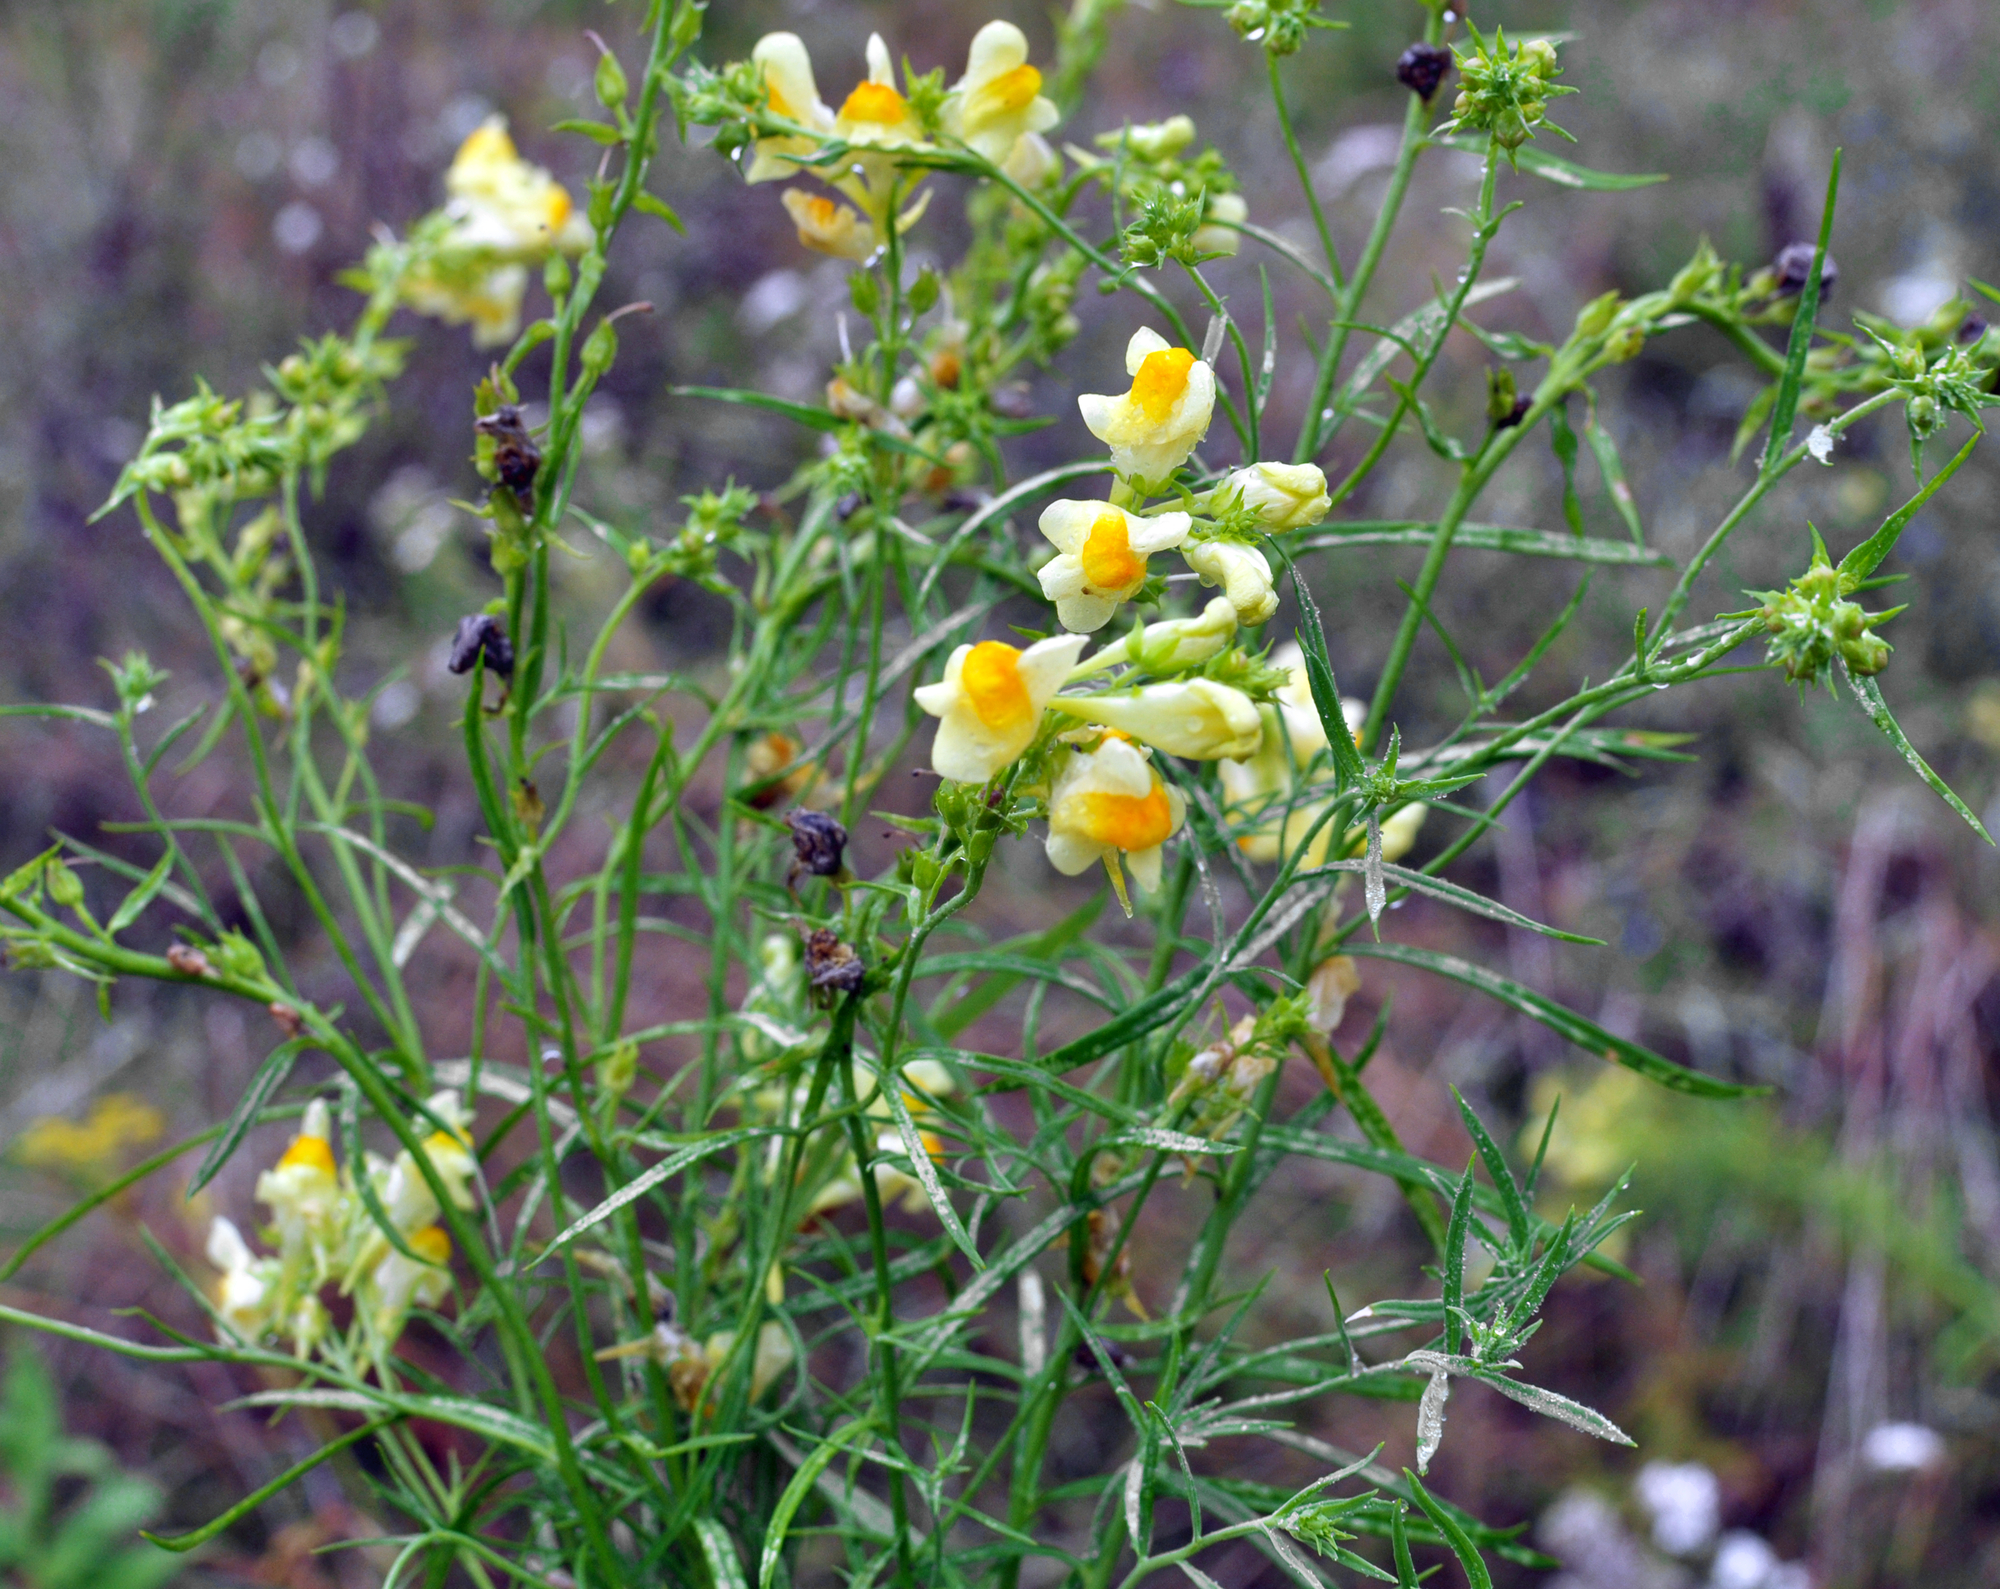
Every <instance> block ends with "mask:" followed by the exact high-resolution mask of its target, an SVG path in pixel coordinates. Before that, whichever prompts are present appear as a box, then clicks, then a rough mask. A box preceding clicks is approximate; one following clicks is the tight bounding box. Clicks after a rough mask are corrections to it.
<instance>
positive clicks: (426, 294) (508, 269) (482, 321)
mask: <svg viewBox="0 0 2000 1589" xmlns="http://www.w3.org/2000/svg"><path fill="white" fill-rule="evenodd" d="M527 295H528V267H527V266H525V265H495V266H492V267H491V268H487V267H485V266H483V265H479V264H477V263H468V264H464V265H460V266H455V267H447V266H446V265H445V264H444V263H443V262H438V263H434V264H432V265H430V266H427V267H426V268H425V269H423V270H422V271H419V272H414V273H412V274H411V275H409V276H406V277H405V278H404V279H403V302H405V303H406V304H408V305H409V306H410V307H411V308H412V309H414V310H416V311H417V313H418V314H425V315H429V316H430V317H431V318H432V319H434V320H442V321H443V322H444V323H445V324H446V325H448V326H457V325H470V326H471V327H472V345H473V346H474V347H476V348H494V347H499V346H501V345H502V344H504V343H508V342H512V341H513V340H514V338H515V337H516V336H517V335H519V334H520V330H521V304H522V301H523V300H524V299H525V298H526V297H527Z"/></svg>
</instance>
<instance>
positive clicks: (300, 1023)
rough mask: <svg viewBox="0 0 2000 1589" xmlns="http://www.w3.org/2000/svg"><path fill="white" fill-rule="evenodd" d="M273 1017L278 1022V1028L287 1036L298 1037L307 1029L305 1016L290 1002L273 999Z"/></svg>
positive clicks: (271, 1008) (271, 1005) (271, 1006)
mask: <svg viewBox="0 0 2000 1589" xmlns="http://www.w3.org/2000/svg"><path fill="white" fill-rule="evenodd" d="M270 1010H271V1019H272V1020H274V1021H276V1022H277V1023H278V1030H279V1031H281V1032H283V1033H284V1034H285V1036H287V1037H297V1036H298V1035H299V1033H301V1032H303V1031H304V1030H305V1029H306V1023H305V1017H304V1016H302V1015H300V1014H299V1012H298V1011H297V1010H295V1009H293V1008H292V1007H291V1006H290V1005H289V1004H280V1003H279V1002H278V1001H277V1000H276V999H273V1000H272V1001H271V1004H270Z"/></svg>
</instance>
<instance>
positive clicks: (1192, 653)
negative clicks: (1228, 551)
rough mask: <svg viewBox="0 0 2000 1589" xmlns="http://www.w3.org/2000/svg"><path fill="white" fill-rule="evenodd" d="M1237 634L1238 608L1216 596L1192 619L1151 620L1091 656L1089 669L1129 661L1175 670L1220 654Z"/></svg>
mask: <svg viewBox="0 0 2000 1589" xmlns="http://www.w3.org/2000/svg"><path fill="white" fill-rule="evenodd" d="M1235 634H1236V609H1235V608H1234V607H1232V606H1231V605H1230V604H1229V599H1228V597H1226V596H1216V597H1213V598H1211V599H1210V601H1209V604H1208V605H1207V606H1206V607H1204V608H1202V610H1201V612H1200V614H1199V615H1198V616H1196V617H1193V618H1167V619H1163V620H1162V621H1161V622H1159V623H1149V624H1147V625H1146V626H1145V627H1144V628H1143V629H1139V630H1137V631H1136V632H1134V633H1132V634H1129V635H1127V636H1126V637H1125V638H1124V639H1123V640H1120V641H1119V642H1118V643H1117V644H1116V645H1109V646H1106V647H1105V648H1104V649H1103V650H1102V651H1100V652H1098V653H1097V655H1096V656H1094V657H1092V658H1091V659H1090V671H1091V672H1096V671H1097V670H1098V669H1100V668H1106V667H1111V666H1114V665H1115V664H1117V663H1120V662H1129V663H1131V664H1132V665H1133V666H1134V667H1137V668H1142V669H1144V670H1145V671H1146V672H1148V673H1175V672H1178V671H1179V670H1180V669H1182V668H1189V667H1194V666H1196V665H1197V664H1199V663H1202V662H1206V661H1207V660H1208V659H1209V658H1210V657H1212V656H1215V655H1217V654H1218V653H1219V652H1220V651H1221V650H1222V649H1223V648H1224V647H1225V646H1227V645H1228V644H1229V642H1230V640H1231V639H1232V638H1234V636H1235Z"/></svg>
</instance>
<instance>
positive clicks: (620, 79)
mask: <svg viewBox="0 0 2000 1589" xmlns="http://www.w3.org/2000/svg"><path fill="white" fill-rule="evenodd" d="M601 47H602V46H600V48H601ZM594 86H595V88H596V89H597V102H598V104H600V105H602V106H603V107H604V108H605V109H606V110H611V109H614V108H615V107H617V106H619V105H622V104H624V103H625V97H626V95H627V94H629V93H630V92H631V86H630V85H629V84H628V83H627V82H626V81H625V68H624V67H622V66H620V65H619V64H618V57H617V56H615V55H613V54H612V53H611V51H609V50H605V51H604V53H603V54H602V55H600V56H598V58H597V77H596V81H595V84H594Z"/></svg>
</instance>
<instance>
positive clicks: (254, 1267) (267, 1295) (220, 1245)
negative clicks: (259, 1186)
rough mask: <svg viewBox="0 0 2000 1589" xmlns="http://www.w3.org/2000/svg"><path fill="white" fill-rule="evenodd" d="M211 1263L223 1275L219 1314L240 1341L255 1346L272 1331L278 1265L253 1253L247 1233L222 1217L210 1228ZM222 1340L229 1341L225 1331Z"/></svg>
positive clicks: (218, 1296)
mask: <svg viewBox="0 0 2000 1589" xmlns="http://www.w3.org/2000/svg"><path fill="white" fill-rule="evenodd" d="M207 1252H208V1261H209V1262H210V1263H212V1264H214V1265H215V1267H216V1268H217V1269H219V1270H220V1271H221V1272H222V1278H221V1279H220V1280H219V1281H218V1282H217V1284H216V1289H215V1311H216V1312H217V1313H219V1314H221V1315H222V1322H223V1324H224V1325H225V1326H226V1327H227V1328H228V1329H229V1330H230V1331H233V1332H234V1333H235V1334H236V1335H237V1336H238V1337H239V1338H240V1339H242V1340H244V1341H246V1342H248V1343H249V1344H251V1345H253V1346H254V1345H255V1344H256V1343H257V1342H258V1341H260V1340H262V1339H263V1337H264V1333H265V1331H267V1330H268V1329H270V1327H271V1296H272V1293H273V1291H274V1290H275V1289H276V1287H277V1284H278V1261H277V1259H275V1258H259V1257H257V1256H256V1255H255V1254H254V1253H252V1252H251V1251H250V1244H249V1243H248V1242H246V1241H245V1240H244V1239H243V1232H242V1231H240V1230H238V1229H237V1228H236V1226H235V1224H234V1223H233V1222H232V1221H230V1220H227V1219H224V1218H223V1217H222V1216H221V1215H220V1214H218V1215H216V1216H215V1219H214V1222H213V1223H211V1224H210V1225H209V1227H208V1248H207ZM216 1338H217V1339H218V1340H226V1337H225V1336H224V1335H223V1333H222V1331H220V1330H218V1331H217V1332H216Z"/></svg>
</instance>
